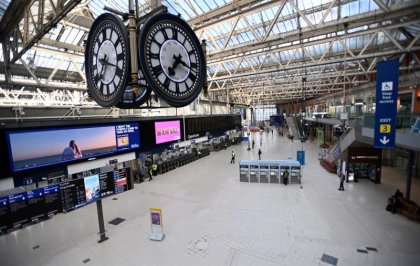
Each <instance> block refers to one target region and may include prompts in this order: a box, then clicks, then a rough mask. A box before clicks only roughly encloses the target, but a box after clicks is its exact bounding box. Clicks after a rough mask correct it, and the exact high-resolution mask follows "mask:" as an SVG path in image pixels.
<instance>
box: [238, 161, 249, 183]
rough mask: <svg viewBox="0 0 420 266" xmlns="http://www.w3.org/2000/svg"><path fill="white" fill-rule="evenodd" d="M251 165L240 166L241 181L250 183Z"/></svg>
mask: <svg viewBox="0 0 420 266" xmlns="http://www.w3.org/2000/svg"><path fill="white" fill-rule="evenodd" d="M249 172H250V169H249V165H240V166H239V175H240V176H239V181H241V182H249Z"/></svg>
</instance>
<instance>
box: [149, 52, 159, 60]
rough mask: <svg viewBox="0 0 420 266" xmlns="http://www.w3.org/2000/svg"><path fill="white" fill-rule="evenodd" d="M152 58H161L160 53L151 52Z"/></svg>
mask: <svg viewBox="0 0 420 266" xmlns="http://www.w3.org/2000/svg"><path fill="white" fill-rule="evenodd" d="M150 58H153V59H159V54H154V53H150Z"/></svg>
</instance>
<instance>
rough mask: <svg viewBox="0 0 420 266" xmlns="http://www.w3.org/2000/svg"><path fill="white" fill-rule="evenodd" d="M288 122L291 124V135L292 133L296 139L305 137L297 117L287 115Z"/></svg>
mask: <svg viewBox="0 0 420 266" xmlns="http://www.w3.org/2000/svg"><path fill="white" fill-rule="evenodd" d="M286 122H287V125H288V126H289V132H290V135H292V136H293V138H294V139H300V138H301V137H303V134H302V130H301V126H300V121H298V119H297V117H287V118H286Z"/></svg>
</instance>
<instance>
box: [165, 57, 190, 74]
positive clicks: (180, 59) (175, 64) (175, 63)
mask: <svg viewBox="0 0 420 266" xmlns="http://www.w3.org/2000/svg"><path fill="white" fill-rule="evenodd" d="M172 58H173V59H175V62H174V64H173V65H172V67H168V71H169V76H173V75H175V68H176V67H177V66H178V65H179V63H183V61H182V56H181V54H179V55H178V56H176V55H173V57H172ZM184 65H186V64H185V62H184Z"/></svg>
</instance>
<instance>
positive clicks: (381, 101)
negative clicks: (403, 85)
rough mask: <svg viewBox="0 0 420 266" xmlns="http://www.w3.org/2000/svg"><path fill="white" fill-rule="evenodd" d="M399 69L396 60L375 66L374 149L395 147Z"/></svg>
mask: <svg viewBox="0 0 420 266" xmlns="http://www.w3.org/2000/svg"><path fill="white" fill-rule="evenodd" d="M399 67H400V63H399V61H398V60H391V61H381V62H379V63H378V64H377V65H376V68H377V76H376V113H375V136H374V147H375V148H394V147H395V124H396V119H397V97H398V78H399V73H400V71H399Z"/></svg>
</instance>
